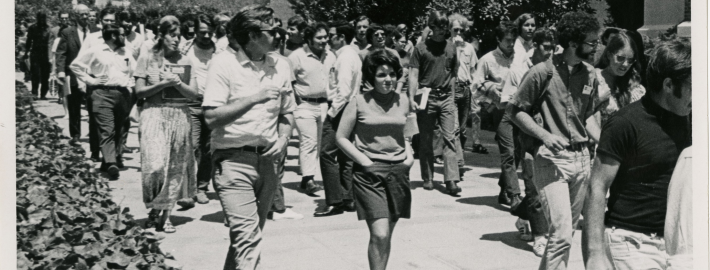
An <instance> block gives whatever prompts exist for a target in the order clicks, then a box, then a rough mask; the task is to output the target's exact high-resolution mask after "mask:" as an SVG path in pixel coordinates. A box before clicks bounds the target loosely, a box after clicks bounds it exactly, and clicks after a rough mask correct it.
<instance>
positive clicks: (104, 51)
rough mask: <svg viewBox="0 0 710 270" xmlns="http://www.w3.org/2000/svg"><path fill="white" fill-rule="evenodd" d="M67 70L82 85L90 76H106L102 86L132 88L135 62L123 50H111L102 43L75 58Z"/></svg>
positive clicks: (129, 54)
mask: <svg viewBox="0 0 710 270" xmlns="http://www.w3.org/2000/svg"><path fill="white" fill-rule="evenodd" d="M69 68H70V69H71V71H72V72H74V74H75V75H76V78H77V79H78V80H79V81H82V82H84V83H86V82H87V81H88V80H90V79H92V75H93V77H99V76H103V75H108V81H107V82H105V83H104V84H103V85H107V86H122V87H132V86H133V85H134V80H133V71H134V70H135V68H136V60H135V59H133V56H132V55H131V53H130V52H129V51H128V50H126V49H125V48H119V49H117V50H112V49H111V48H110V47H109V46H108V45H106V43H103V44H101V45H97V46H94V47H93V48H91V49H89V50H87V51H85V52H84V53H83V54H80V55H79V56H77V57H76V59H74V62H72V63H71V65H70V66H69Z"/></svg>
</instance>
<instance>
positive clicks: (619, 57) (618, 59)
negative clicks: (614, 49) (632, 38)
mask: <svg viewBox="0 0 710 270" xmlns="http://www.w3.org/2000/svg"><path fill="white" fill-rule="evenodd" d="M614 60H616V62H617V63H619V64H622V63H623V64H629V65H631V64H633V63H635V62H636V59H634V58H633V57H631V58H627V57H626V56H623V55H614Z"/></svg>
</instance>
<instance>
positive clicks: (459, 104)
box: [454, 82, 471, 151]
mask: <svg viewBox="0 0 710 270" xmlns="http://www.w3.org/2000/svg"><path fill="white" fill-rule="evenodd" d="M454 103H456V108H457V109H458V112H459V116H458V119H459V131H458V132H459V141H460V142H461V147H462V149H463V147H464V146H465V145H466V140H467V138H466V123H467V122H468V116H469V114H471V84H470V83H468V82H458V83H456V92H455V93H454ZM462 151H463V150H462Z"/></svg>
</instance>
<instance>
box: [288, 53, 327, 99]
mask: <svg viewBox="0 0 710 270" xmlns="http://www.w3.org/2000/svg"><path fill="white" fill-rule="evenodd" d="M288 59H289V60H291V64H292V66H291V68H292V71H293V75H294V77H296V80H295V82H296V83H294V85H293V87H294V91H295V92H296V95H297V96H299V97H305V98H328V97H329V96H328V94H329V93H331V91H333V89H330V88H332V87H333V86H332V85H330V76H331V73H334V72H335V71H334V70H333V69H334V67H335V59H336V57H335V55H334V54H333V52H331V51H329V50H323V56H322V57H319V56H317V55H316V54H315V53H313V51H311V49H310V47H309V46H308V45H305V46H302V47H301V48H298V49H297V50H295V51H293V53H291V55H289V56H288Z"/></svg>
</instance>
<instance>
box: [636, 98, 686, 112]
mask: <svg viewBox="0 0 710 270" xmlns="http://www.w3.org/2000/svg"><path fill="white" fill-rule="evenodd" d="M641 104H643V107H644V108H646V111H647V112H648V113H649V114H651V115H654V116H656V117H680V118H683V117H687V116H680V115H677V114H674V113H672V112H671V111H669V110H666V109H664V108H663V107H661V105H658V103H656V101H654V100H653V98H651V95H648V94H646V95H644V96H643V97H642V98H641Z"/></svg>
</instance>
